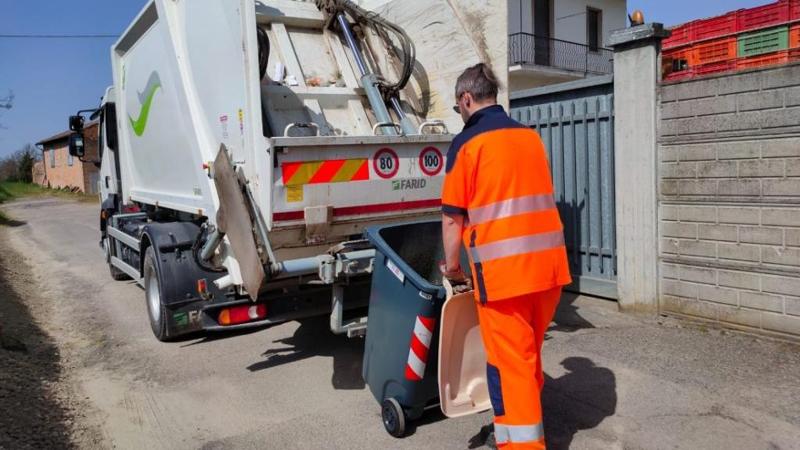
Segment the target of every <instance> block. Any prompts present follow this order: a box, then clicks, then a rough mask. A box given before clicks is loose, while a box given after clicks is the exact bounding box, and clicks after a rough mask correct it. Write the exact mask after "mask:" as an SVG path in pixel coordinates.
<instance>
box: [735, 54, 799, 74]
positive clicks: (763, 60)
mask: <svg viewBox="0 0 800 450" xmlns="http://www.w3.org/2000/svg"><path fill="white" fill-rule="evenodd" d="M787 62H789V51H788V50H781V51H779V52H774V53H767V54H766V55H758V56H751V57H749V58H739V59H738V60H736V69H738V70H741V69H755V68H758V67H766V66H774V65H777V64H785V63H787Z"/></svg>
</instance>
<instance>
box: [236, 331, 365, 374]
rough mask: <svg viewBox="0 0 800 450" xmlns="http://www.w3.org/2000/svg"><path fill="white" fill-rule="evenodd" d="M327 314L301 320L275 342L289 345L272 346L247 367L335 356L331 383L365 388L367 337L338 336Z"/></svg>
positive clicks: (251, 369) (265, 367)
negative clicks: (297, 325) (330, 327)
mask: <svg viewBox="0 0 800 450" xmlns="http://www.w3.org/2000/svg"><path fill="white" fill-rule="evenodd" d="M328 320H329V319H328V317H327V316H325V317H314V318H310V319H304V320H301V321H300V326H299V327H298V328H297V330H295V332H294V335H293V336H292V337H289V338H285V339H278V340H277V341H275V342H274V344H282V345H286V346H289V347H283V348H270V349H268V350H266V351H265V352H264V353H263V354H262V356H264V357H265V359H264V360H263V361H258V362H256V363H253V364H251V365H249V366H248V367H247V370H249V371H251V372H257V371H260V370H264V369H269V368H271V367H276V366H280V365H283V364H289V363H293V362H296V361H300V360H303V359H307V358H313V357H317V356H325V357H330V358H333V375H332V376H331V384H332V385H333V387H334V389H364V386H365V385H364V379H363V378H362V376H361V368H362V363H363V359H364V340H363V339H348V338H347V336H337V335H334V334H332V333H331V332H330V331H329V329H328Z"/></svg>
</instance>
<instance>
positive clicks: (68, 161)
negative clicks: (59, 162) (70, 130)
mask: <svg viewBox="0 0 800 450" xmlns="http://www.w3.org/2000/svg"><path fill="white" fill-rule="evenodd" d="M72 163H73V161H72V154H71V153H70V152H69V151H67V165H68V166H70V167H71V166H72Z"/></svg>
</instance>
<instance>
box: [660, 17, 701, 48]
mask: <svg viewBox="0 0 800 450" xmlns="http://www.w3.org/2000/svg"><path fill="white" fill-rule="evenodd" d="M671 31H672V34H671V35H670V36H669V37H668V38H666V39H664V40H663V41H661V47H662V48H663V49H664V50H667V49H670V48H676V47H680V46H682V45H687V44H691V43H692V42H694V41H695V28H694V22H689V23H685V24H683V25H679V26H677V27H675V28H673V29H672V30H671Z"/></svg>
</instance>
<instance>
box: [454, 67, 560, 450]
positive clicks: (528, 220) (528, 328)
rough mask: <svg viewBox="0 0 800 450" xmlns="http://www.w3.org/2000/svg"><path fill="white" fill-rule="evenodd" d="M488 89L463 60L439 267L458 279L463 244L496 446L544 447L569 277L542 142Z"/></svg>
mask: <svg viewBox="0 0 800 450" xmlns="http://www.w3.org/2000/svg"><path fill="white" fill-rule="evenodd" d="M497 91H498V82H497V78H496V77H495V75H494V74H493V73H492V70H491V68H489V67H488V66H487V65H485V64H478V65H476V66H473V67H470V68H468V69H467V70H465V71H464V73H462V74H461V76H459V77H458V81H457V83H456V102H457V105H456V106H455V107H454V109H455V110H456V112H458V113H460V114H461V117H462V118H463V119H464V122H465V126H464V130H463V131H462V132H461V133H460V134H459V135H458V136H456V137H455V139H454V140H453V143H452V145H451V146H450V150H449V151H448V153H447V165H446V174H445V178H444V188H443V193H442V212H443V221H442V234H443V240H444V250H445V262H444V264H443V267H442V272H443V274H444V276H445V277H446V278H448V279H449V280H450V281H451V282H452V283H453V284H458V283H462V284H463V282H464V281H466V277H465V274H464V271H463V270H462V267H461V266H460V263H459V253H460V249H461V244H462V242H463V244H464V245H465V247H466V248H467V254H468V255H469V259H470V265H471V269H472V285H473V287H474V292H475V299H476V303H477V308H478V319H479V321H480V328H481V335H482V337H483V343H484V346H485V348H486V355H487V359H488V364H487V368H486V370H487V379H488V382H489V394H490V398H491V402H492V409H493V410H494V416H495V419H494V435H495V441H496V443H497V447H498V448H501V449H523V448H524V449H544V448H545V441H544V429H543V426H542V405H541V391H542V387H543V386H544V375H543V373H542V359H541V350H542V342H543V341H544V334H545V331H546V330H547V327H548V325H549V323H550V321H551V320H552V319H553V315H554V314H555V310H556V306H557V305H558V301H559V298H560V296H561V289H562V286H564V285H567V284H569V283H570V282H571V278H570V274H569V266H568V263H567V252H566V248H565V246H564V232H563V225H562V223H561V218H560V217H559V214H558V209H556V204H555V201H554V199H553V183H552V180H551V178H550V170H549V167H548V163H547V157H546V154H545V149H544V145H543V144H542V140H541V139H540V138H539V135H538V134H537V133H536V132H535V131H533V130H532V129H530V128H528V127H526V126H524V125H522V124H520V123H518V122H516V121H514V120H512V119H511V118H510V117H509V116H508V115H507V114H506V112H505V111H504V110H503V107H502V106H500V105H498V104H497Z"/></svg>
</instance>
